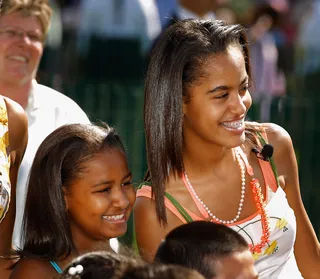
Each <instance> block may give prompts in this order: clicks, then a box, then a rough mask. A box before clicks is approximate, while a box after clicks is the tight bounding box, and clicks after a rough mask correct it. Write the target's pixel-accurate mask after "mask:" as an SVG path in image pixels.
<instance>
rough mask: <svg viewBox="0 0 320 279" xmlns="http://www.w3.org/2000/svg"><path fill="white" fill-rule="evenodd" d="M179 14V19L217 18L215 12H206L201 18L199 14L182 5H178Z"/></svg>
mask: <svg viewBox="0 0 320 279" xmlns="http://www.w3.org/2000/svg"><path fill="white" fill-rule="evenodd" d="M177 16H178V19H180V20H184V19H189V18H194V19H216V16H215V14H214V13H213V12H209V13H206V14H205V15H204V16H202V17H201V18H200V17H199V16H198V15H197V14H195V13H193V12H191V11H189V10H187V9H186V8H184V7H182V6H181V5H178V7H177Z"/></svg>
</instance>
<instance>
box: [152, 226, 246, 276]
mask: <svg viewBox="0 0 320 279" xmlns="http://www.w3.org/2000/svg"><path fill="white" fill-rule="evenodd" d="M245 250H248V244H247V242H246V241H245V239H244V238H243V237H242V236H241V235H240V234H238V233H237V232H235V231H234V230H232V229H231V228H229V227H227V226H225V225H222V224H216V223H212V222H206V221H195V222H191V223H188V224H185V225H182V226H179V227H177V228H175V229H174V230H172V231H171V232H170V233H169V234H168V235H167V236H166V238H165V240H164V241H163V242H162V243H161V244H160V246H159V248H158V251H157V253H156V256H155V261H156V262H161V263H164V264H177V265H182V266H185V267H189V268H192V269H195V270H197V271H198V272H200V273H201V274H202V275H203V276H204V277H205V278H213V277H214V276H216V273H215V270H214V269H215V268H214V262H215V261H216V260H219V259H221V258H222V257H225V256H228V255H230V254H232V253H236V252H243V251H245Z"/></svg>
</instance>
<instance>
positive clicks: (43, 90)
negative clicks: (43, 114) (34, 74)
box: [35, 84, 90, 124]
mask: <svg viewBox="0 0 320 279" xmlns="http://www.w3.org/2000/svg"><path fill="white" fill-rule="evenodd" d="M35 95H36V98H37V100H38V101H37V102H38V103H39V106H41V107H42V108H41V109H47V108H48V109H49V107H50V109H51V110H52V109H54V110H55V112H56V114H57V116H58V115H60V116H61V118H62V121H63V122H64V123H65V124H66V123H77V122H80V123H90V121H89V118H88V116H87V115H86V113H85V112H84V111H83V109H82V108H81V107H80V106H79V105H78V104H77V103H76V102H75V101H74V100H72V99H71V98H70V97H68V96H66V95H64V94H62V93H60V92H58V91H57V90H55V89H52V88H50V87H47V86H45V85H42V84H37V85H36V90H35Z"/></svg>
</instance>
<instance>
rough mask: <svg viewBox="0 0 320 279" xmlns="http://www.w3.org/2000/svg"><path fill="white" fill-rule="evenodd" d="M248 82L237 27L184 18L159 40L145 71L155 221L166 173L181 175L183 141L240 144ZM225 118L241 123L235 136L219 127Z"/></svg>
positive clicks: (243, 41) (161, 212) (161, 213)
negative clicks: (237, 120)
mask: <svg viewBox="0 0 320 279" xmlns="http://www.w3.org/2000/svg"><path fill="white" fill-rule="evenodd" d="M250 80H251V71H250V59H249V49H248V42H247V37H246V32H245V29H244V28H243V27H242V26H240V25H238V24H236V25H227V24H225V23H224V22H222V21H218V20H216V21H214V20H184V21H179V22H177V23H175V24H173V25H171V26H170V27H169V28H168V29H167V30H166V31H165V32H164V33H163V35H161V37H160V38H159V40H158V42H157V44H156V45H155V46H154V48H153V50H152V52H151V55H150V60H149V64H148V70H147V73H146V82H145V99H144V100H145V102H144V124H145V132H146V148H147V159H148V167H149V171H150V176H151V178H152V186H153V194H154V198H155V202H156V213H157V217H158V219H159V220H160V221H162V222H164V223H165V221H166V210H165V205H164V198H163V197H164V192H165V189H164V183H165V181H167V180H168V176H169V174H171V173H173V174H176V175H177V176H180V175H181V174H182V173H183V170H184V161H183V158H184V155H183V154H184V153H185V152H187V151H186V150H188V148H186V145H187V144H188V140H193V139H194V138H195V139H194V142H196V139H197V136H198V137H199V138H200V139H199V141H198V142H203V141H204V142H210V143H214V144H218V145H221V146H225V147H227V148H233V147H235V146H239V145H241V144H243V142H244V140H245V133H244V131H242V130H243V127H244V124H243V120H244V116H245V115H246V112H247V110H248V109H249V107H250V106H251V97H250V94H249V92H248V87H249V82H250ZM231 93H232V94H231ZM229 95H230V96H229ZM239 95H241V98H239ZM226 100H228V102H227V101H226ZM231 119H239V120H240V119H241V122H240V123H239V124H240V125H241V126H242V127H241V126H240V129H238V133H236V134H235V133H233V132H232V133H230V131H229V130H226V129H225V127H223V125H222V124H223V122H227V121H230V120H231ZM224 124H226V123H224ZM228 124H229V123H227V124H226V125H228ZM237 125H238V124H237ZM228 129H229V128H228ZM189 134H190V135H191V136H190V137H189ZM190 145H191V146H194V145H195V144H191V143H190ZM168 170H170V172H168Z"/></svg>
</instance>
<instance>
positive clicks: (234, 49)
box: [183, 45, 251, 148]
mask: <svg viewBox="0 0 320 279" xmlns="http://www.w3.org/2000/svg"><path fill="white" fill-rule="evenodd" d="M202 70H203V73H204V74H203V76H202V77H200V78H199V79H198V80H197V81H195V82H194V83H193V84H192V85H190V86H189V88H188V96H189V98H187V99H188V100H187V101H186V102H185V103H184V104H183V114H184V125H183V132H184V139H185V140H192V141H194V140H195V142H197V143H199V142H205V143H213V144H217V145H221V146H225V147H229V148H231V147H235V146H239V145H241V144H242V143H243V142H244V140H245V133H244V128H245V125H244V119H245V116H246V113H247V111H248V109H249V108H250V106H251V97H250V94H249V91H248V87H249V77H248V73H247V71H246V67H245V60H244V56H243V53H242V51H241V49H240V47H239V46H234V45H230V46H229V47H228V48H227V50H226V51H225V52H222V53H221V54H217V55H214V56H209V57H208V59H207V61H205V62H204V63H203V65H202Z"/></svg>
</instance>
